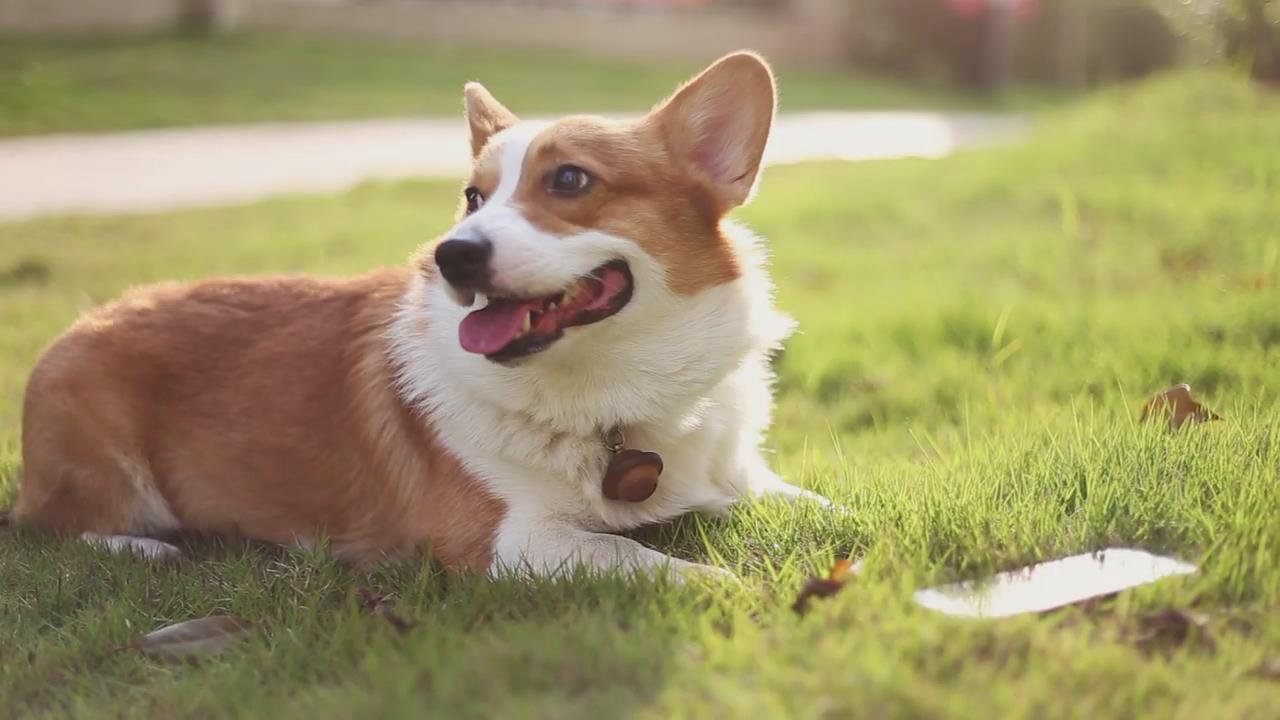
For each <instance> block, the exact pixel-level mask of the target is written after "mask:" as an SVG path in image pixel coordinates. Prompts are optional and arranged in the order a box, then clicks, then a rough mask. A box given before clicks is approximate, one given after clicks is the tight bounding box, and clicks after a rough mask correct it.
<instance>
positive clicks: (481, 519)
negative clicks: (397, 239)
mask: <svg viewBox="0 0 1280 720" xmlns="http://www.w3.org/2000/svg"><path fill="white" fill-rule="evenodd" d="M407 279H408V273H407V272H405V271H401V270H394V271H393V270H388V271H381V272H378V273H374V274H371V275H366V276H364V277H360V278H354V279H350V280H319V279H311V278H301V277H292V278H268V279H261V280H219V281H211V282H204V283H199V284H195V285H189V286H181V285H166V286H159V287H153V288H145V289H142V290H139V291H136V292H133V293H131V294H129V295H127V296H126V297H125V298H123V299H122V300H120V301H119V302H117V303H114V304H112V305H109V306H107V307H105V308H103V309H101V310H100V311H98V312H95V313H93V314H92V315H90V316H88V317H86V318H84V319H83V320H81V321H80V322H79V323H77V324H76V325H75V326H74V327H72V328H71V329H70V330H69V331H68V332H67V333H66V334H65V335H63V336H62V337H61V338H60V339H59V340H58V341H57V342H56V343H55V344H54V345H53V346H52V347H51V348H50V349H49V350H48V351H47V352H46V353H45V355H44V356H43V357H42V358H41V360H40V362H39V364H38V365H37V366H36V368H35V370H34V372H33V373H32V376H31V380H30V383H29V385H28V388H27V395H26V406H25V413H24V424H23V459H24V478H23V483H22V488H21V493H20V496H19V501H18V507H17V513H18V515H19V517H21V518H23V519H26V520H30V521H34V522H37V523H39V524H42V525H46V526H48V527H50V528H52V529H54V530H56V531H59V532H61V533H66V534H79V533H82V532H85V531H91V532H97V533H104V534H107V533H118V534H141V533H144V532H147V531H148V530H149V529H151V528H147V527H140V526H139V524H138V521H137V518H136V517H135V515H134V510H135V508H136V505H137V500H138V497H139V492H138V490H137V489H136V488H137V485H136V483H138V482H143V483H152V484H153V486H154V487H155V489H156V490H157V491H158V492H159V494H160V495H161V496H163V498H164V499H165V501H167V503H168V506H169V507H170V508H172V511H173V513H174V515H175V516H176V517H177V519H178V520H179V522H180V523H181V525H182V526H183V527H184V528H186V529H190V530H196V531H210V532H219V533H240V534H244V535H247V536H250V537H254V538H257V539H260V540H266V541H272V542H279V543H291V542H295V541H298V540H312V539H316V538H318V537H320V536H322V535H323V536H326V537H328V538H329V539H330V541H331V542H332V544H333V547H334V549H335V550H336V551H338V552H339V553H341V554H343V555H344V556H347V557H350V558H352V559H354V560H356V561H358V562H362V563H368V562H373V561H375V560H377V559H378V558H379V557H382V556H383V555H401V554H404V553H407V552H411V551H413V550H415V549H418V548H424V547H429V548H430V550H431V551H432V552H433V553H434V554H435V555H436V556H437V557H438V558H439V560H440V561H442V562H443V563H445V564H446V565H448V566H451V567H471V568H476V569H483V568H485V567H487V566H488V564H489V558H490V553H491V551H492V540H493V536H494V532H495V528H496V526H497V524H498V522H499V521H500V520H501V518H502V515H503V513H504V508H503V506H502V503H500V502H499V501H496V500H494V499H493V498H491V497H489V496H488V495H487V494H486V493H485V492H484V491H483V490H482V489H481V488H480V486H479V485H477V484H476V483H475V481H474V480H473V479H472V478H470V477H469V476H468V475H467V474H466V473H465V472H464V471H463V470H462V468H461V467H460V466H459V464H458V462H457V460H456V459H455V458H453V457H451V456H449V454H448V453H446V452H445V451H444V450H443V449H442V448H441V447H440V446H439V444H438V443H437V442H436V441H435V440H434V439H433V435H432V433H431V430H430V428H429V426H428V424H427V422H426V421H425V420H424V419H423V418H421V417H417V416H415V415H414V414H412V412H411V411H410V410H408V409H407V408H406V407H405V406H404V405H403V404H402V403H401V402H400V401H399V399H398V398H397V396H396V394H395V390H394V377H393V368H392V367H390V366H389V363H388V360H387V355H386V347H385V346H384V344H385V334H386V327H387V324H388V323H389V322H390V320H391V317H392V313H393V311H394V308H395V305H396V303H397V301H398V299H399V298H400V297H401V295H402V294H403V292H404V290H405V287H406V282H407Z"/></svg>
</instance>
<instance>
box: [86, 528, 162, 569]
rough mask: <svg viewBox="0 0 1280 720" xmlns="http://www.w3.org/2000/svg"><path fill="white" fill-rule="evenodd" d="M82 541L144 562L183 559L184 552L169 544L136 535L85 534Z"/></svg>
mask: <svg viewBox="0 0 1280 720" xmlns="http://www.w3.org/2000/svg"><path fill="white" fill-rule="evenodd" d="M80 539H81V540H83V541H84V542H86V543H89V544H90V545H93V546H96V547H100V548H103V549H104V550H107V551H108V552H112V553H126V552H127V553H132V554H133V555H135V556H137V557H140V558H143V559H144V560H159V561H163V562H175V561H177V560H179V559H181V558H182V551H181V550H179V549H178V548H177V547H175V546H173V545H170V544H169V543H167V542H162V541H160V540H156V539H154V538H149V537H138V536H136V535H99V534H98V533H91V532H87V533H83V534H81V535H80Z"/></svg>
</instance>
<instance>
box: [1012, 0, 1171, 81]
mask: <svg viewBox="0 0 1280 720" xmlns="http://www.w3.org/2000/svg"><path fill="white" fill-rule="evenodd" d="M1157 5H1158V3H1156V2H1150V1H1148V0H1044V2H1043V3H1042V5H1041V10H1040V12H1039V14H1038V15H1037V16H1036V17H1035V19H1034V20H1033V21H1031V22H1030V23H1028V24H1027V26H1026V27H1025V28H1024V29H1023V32H1022V34H1021V38H1020V42H1019V43H1018V70H1019V73H1018V74H1019V76H1020V77H1021V78H1023V79H1026V80H1034V81H1044V82H1054V81H1059V80H1061V79H1062V76H1063V73H1064V72H1065V69H1064V68H1063V64H1064V62H1070V60H1069V59H1066V58H1064V54H1065V55H1067V56H1069V55H1071V54H1078V55H1079V58H1078V62H1079V63H1080V64H1081V66H1082V68H1083V75H1084V80H1085V81H1086V82H1088V83H1091V84H1096V83H1100V82H1108V81H1114V80H1128V79H1132V78H1136V77H1141V76H1143V75H1148V74H1150V73H1153V72H1155V71H1157V70H1160V69H1162V68H1165V67H1168V66H1170V65H1172V64H1174V63H1175V62H1177V61H1178V58H1179V56H1180V54H1181V50H1182V44H1183V40H1182V38H1181V37H1180V36H1179V34H1178V33H1177V32H1176V31H1175V30H1174V28H1173V27H1172V26H1171V25H1170V23H1169V20H1168V19H1167V18H1166V16H1165V15H1164V14H1163V13H1162V12H1161V11H1160V10H1159V9H1158V7H1157ZM1073 6H1074V7H1073ZM1081 6H1083V7H1081ZM1069 12H1079V13H1083V14H1084V17H1083V18H1082V19H1081V20H1080V22H1083V24H1084V27H1085V31H1084V33H1083V35H1084V42H1083V45H1082V46H1080V47H1078V48H1070V47H1068V48H1064V47H1063V46H1062V43H1063V42H1066V41H1068V40H1067V36H1066V35H1064V33H1063V32H1062V29H1063V25H1064V23H1066V22H1068V19H1067V13H1069Z"/></svg>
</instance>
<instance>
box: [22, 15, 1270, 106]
mask: <svg viewBox="0 0 1280 720" xmlns="http://www.w3.org/2000/svg"><path fill="white" fill-rule="evenodd" d="M264 29H270V30H276V31H305V32H313V33H326V34H331V35H332V34H341V35H353V36H354V35H360V36H366V37H374V38H408V39H414V40H419V41H428V42H444V43H448V44H450V45H458V46H465V47H478V48H484V47H501V48H521V49H541V50H560V51H571V52H575V53H589V54H598V55H607V56H612V57H623V58H630V59H640V60H646V59H658V58H660V59H662V60H664V61H669V60H671V59H672V58H690V59H696V60H699V61H704V60H706V59H707V58H709V57H711V56H713V55H715V54H716V53H718V52H722V51H725V50H730V49H736V48H740V47H751V48H754V49H756V50H759V51H760V52H763V53H764V54H766V55H767V56H769V57H770V58H772V59H773V60H774V61H776V62H779V63H783V64H794V65H807V66H816V67H826V68H851V69H857V70H859V71H864V72H871V73H879V74H883V75H886V76H891V77H894V78H898V79H902V80H909V81H913V82H922V83H930V84H937V85H945V86H951V87H956V88H962V89H965V90H975V91H987V92H990V91H999V90H1001V89H1006V88H1008V87H1009V86H1011V85H1013V84H1017V83H1024V84H1037V85H1045V86H1051V87H1059V88H1069V89H1074V88H1081V87H1085V86H1089V85H1095V84H1098V83H1105V82H1113V81H1118V80H1125V79H1131V78H1135V77H1139V76H1142V75H1145V74H1148V73H1151V72H1153V71H1156V70H1159V69H1161V68H1165V67H1168V66H1170V65H1173V64H1175V63H1178V62H1183V61H1188V60H1193V61H1205V60H1212V59H1219V58H1223V57H1226V58H1229V59H1231V60H1233V61H1236V62H1240V63H1245V64H1247V65H1248V66H1249V67H1250V68H1251V70H1252V72H1253V73H1254V74H1255V75H1256V76H1257V77H1259V78H1263V79H1271V80H1273V81H1274V80H1276V79H1278V78H1280V49H1277V45H1278V44H1280V40H1278V39H1277V37H1278V36H1280V10H1277V3H1275V2H1273V1H1271V0H465V1H464V0H0V31H4V32H7V33H15V34H16V33H62V34H67V33H78V34H93V35H103V34H122V33H163V32H184V33H191V34H206V33H207V34H220V33H235V32H240V31H256V30H264ZM8 61H9V62H12V58H8ZM459 61H465V58H459Z"/></svg>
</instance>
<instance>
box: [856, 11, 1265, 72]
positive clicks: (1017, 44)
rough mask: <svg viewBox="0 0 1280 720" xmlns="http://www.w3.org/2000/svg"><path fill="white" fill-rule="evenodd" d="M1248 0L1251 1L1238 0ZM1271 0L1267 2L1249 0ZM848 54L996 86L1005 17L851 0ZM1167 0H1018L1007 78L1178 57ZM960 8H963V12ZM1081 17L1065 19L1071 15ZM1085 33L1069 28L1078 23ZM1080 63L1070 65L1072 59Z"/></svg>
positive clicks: (1148, 68)
mask: <svg viewBox="0 0 1280 720" xmlns="http://www.w3.org/2000/svg"><path fill="white" fill-rule="evenodd" d="M1241 1H1242V2H1248V1H1250V0H1241ZM1253 1H1266V0H1253ZM851 2H853V3H854V12H853V13H852V14H851V17H852V18H853V23H854V27H853V28H852V34H853V37H852V42H851V46H852V51H851V52H852V58H851V59H852V61H853V62H854V63H856V64H859V65H862V66H865V67H869V68H871V69H874V70H879V71H883V72H888V73H893V74H897V75H905V76H909V77H914V78H919V79H925V80H935V81H936V80H941V81H946V82H953V83H959V84H963V85H967V86H972V87H982V86H987V85H991V84H992V82H991V81H992V79H993V75H995V74H997V68H996V67H995V65H994V64H995V63H997V62H1000V61H999V59H998V57H999V56H998V55H993V53H999V52H1000V51H1001V48H1000V47H999V46H998V44H997V43H999V42H1000V41H1001V39H1000V38H999V37H998V36H997V33H999V32H1000V25H999V24H998V22H996V19H995V16H994V15H993V11H992V9H991V8H992V3H991V2H989V1H986V0H970V1H968V2H960V1H958V0H851ZM1167 2H1168V0H1039V1H1038V2H1022V3H1019V11H1018V12H1017V13H1016V14H1015V18H1014V20H1013V21H1012V23H1011V25H1010V26H1011V27H1013V28H1014V29H1013V36H1012V41H1013V47H1014V51H1013V53H1012V54H1011V55H1010V56H1009V61H1008V62H1009V63H1011V65H1012V67H1009V68H1007V69H1006V72H1003V73H1000V75H1001V76H1002V77H1006V78H1012V79H1019V80H1029V81H1039V82H1070V83H1075V82H1080V81H1085V82H1090V83H1097V82H1104V81H1110V80H1121V79H1128V78H1133V77H1138V76H1141V75H1146V74H1148V73H1151V72H1154V71H1156V70H1159V69H1161V68H1164V67H1167V66H1169V65H1171V64H1173V63H1174V62H1176V61H1177V60H1178V59H1179V57H1180V55H1181V50H1182V45H1183V38H1182V37H1181V36H1180V34H1179V32H1177V31H1176V30H1175V29H1174V28H1173V27H1172V26H1171V24H1170V22H1169V20H1168V18H1167V17H1166V15H1165V14H1164V13H1163V12H1161V8H1160V6H1161V4H1162V3H1167ZM960 8H967V9H968V12H962V11H960V10H959V9H960ZM1073 22H1074V23H1076V25H1074V26H1071V27H1068V24H1069V23H1073ZM1073 29H1078V30H1079V32H1076V33H1074V34H1073V32H1072V30H1073ZM1073 64H1074V65H1076V66H1078V68H1079V70H1078V71H1077V72H1069V71H1068V70H1067V67H1068V66H1070V65H1073Z"/></svg>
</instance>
